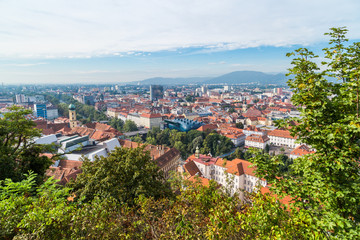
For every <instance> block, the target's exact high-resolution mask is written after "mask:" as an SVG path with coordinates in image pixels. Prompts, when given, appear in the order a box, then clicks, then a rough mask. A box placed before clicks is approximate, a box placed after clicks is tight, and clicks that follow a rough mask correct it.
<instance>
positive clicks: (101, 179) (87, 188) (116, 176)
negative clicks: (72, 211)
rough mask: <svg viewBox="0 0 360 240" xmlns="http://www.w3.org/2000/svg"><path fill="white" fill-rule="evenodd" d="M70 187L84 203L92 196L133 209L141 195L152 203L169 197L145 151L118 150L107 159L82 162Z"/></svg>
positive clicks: (161, 177) (157, 171)
mask: <svg viewBox="0 0 360 240" xmlns="http://www.w3.org/2000/svg"><path fill="white" fill-rule="evenodd" d="M70 187H73V188H74V192H75V194H76V196H77V197H78V198H79V199H80V200H82V201H85V202H89V201H91V200H93V199H94V198H95V196H99V197H101V198H107V197H108V196H111V197H113V198H114V199H115V200H116V201H118V202H119V203H121V204H125V203H126V204H130V205H133V204H134V200H135V199H136V198H137V197H139V196H140V195H143V196H145V197H154V198H155V199H157V198H160V197H166V196H169V195H170V188H169V186H168V185H167V184H166V183H165V182H164V178H163V174H162V173H161V172H159V167H158V166H157V165H156V163H155V162H154V161H153V160H152V159H151V157H150V155H149V152H144V147H139V148H134V149H131V148H117V149H116V150H115V151H113V152H112V153H111V154H110V155H109V156H108V157H101V158H97V159H96V160H95V161H93V162H90V161H89V160H87V159H85V161H84V163H83V165H82V173H81V174H80V175H78V177H77V179H76V182H73V183H70Z"/></svg>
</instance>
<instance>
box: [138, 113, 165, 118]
mask: <svg viewBox="0 0 360 240" xmlns="http://www.w3.org/2000/svg"><path fill="white" fill-rule="evenodd" d="M141 117H144V118H161V114H160V113H143V114H141Z"/></svg>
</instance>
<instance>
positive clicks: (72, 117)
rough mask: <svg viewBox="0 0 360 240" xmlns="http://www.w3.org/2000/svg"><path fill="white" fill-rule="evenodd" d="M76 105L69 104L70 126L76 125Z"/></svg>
mask: <svg viewBox="0 0 360 240" xmlns="http://www.w3.org/2000/svg"><path fill="white" fill-rule="evenodd" d="M75 110H76V109H75V105H74V104H70V105H69V120H70V128H74V127H76V125H77V123H76V111H75Z"/></svg>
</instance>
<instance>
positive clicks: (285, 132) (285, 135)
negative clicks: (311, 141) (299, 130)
mask: <svg viewBox="0 0 360 240" xmlns="http://www.w3.org/2000/svg"><path fill="white" fill-rule="evenodd" d="M268 136H274V137H282V138H291V139H296V137H293V136H291V135H290V132H289V131H288V130H280V129H275V130H272V131H270V132H269V133H268Z"/></svg>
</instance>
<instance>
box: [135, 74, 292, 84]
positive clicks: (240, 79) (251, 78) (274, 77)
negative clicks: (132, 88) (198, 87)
mask: <svg viewBox="0 0 360 240" xmlns="http://www.w3.org/2000/svg"><path fill="white" fill-rule="evenodd" d="M286 81H287V78H286V76H285V74H283V73H278V74H268V73H263V72H257V71H236V72H231V73H227V74H224V75H221V76H218V77H189V78H162V77H155V78H149V79H145V80H142V81H139V82H132V83H136V84H138V83H139V84H143V85H150V84H159V85H180V84H244V83H249V84H250V83H257V84H277V85H278V84H285V83H286Z"/></svg>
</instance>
